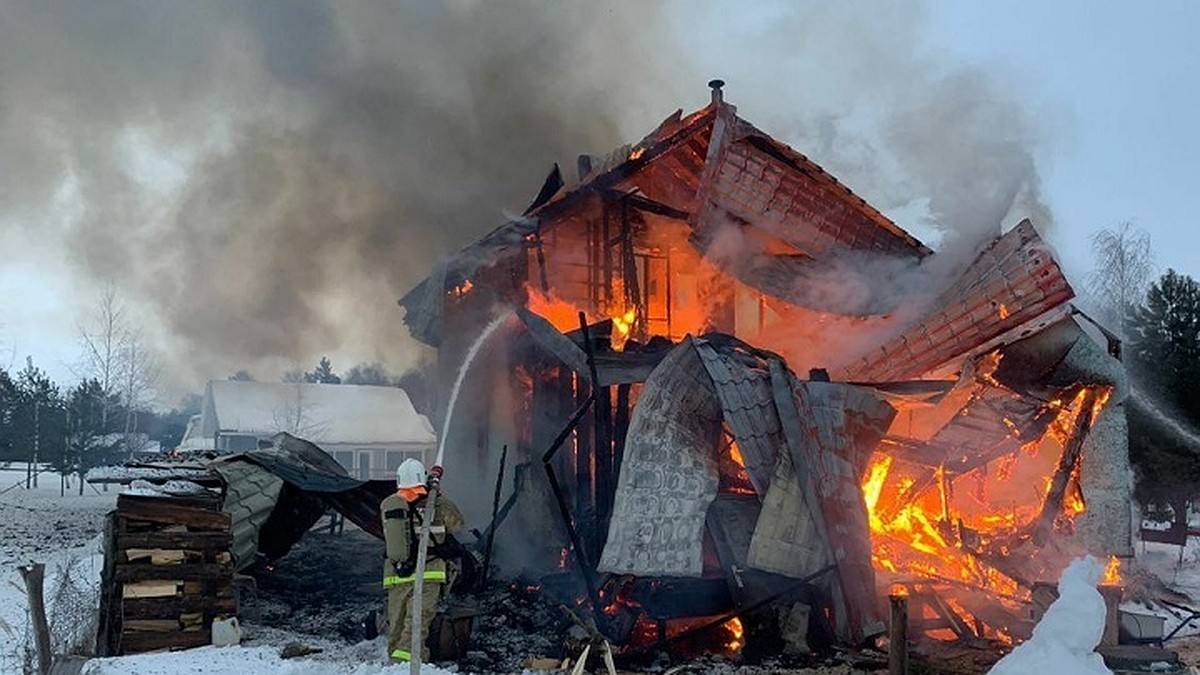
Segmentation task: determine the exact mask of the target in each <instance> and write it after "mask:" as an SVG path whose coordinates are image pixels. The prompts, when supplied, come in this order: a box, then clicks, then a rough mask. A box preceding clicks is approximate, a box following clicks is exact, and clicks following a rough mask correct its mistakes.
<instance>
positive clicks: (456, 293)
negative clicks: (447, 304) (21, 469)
mask: <svg viewBox="0 0 1200 675" xmlns="http://www.w3.org/2000/svg"><path fill="white" fill-rule="evenodd" d="M472 288H475V284H473V283H471V280H470V279H463V281H462V283H461V284H459V285H457V286H455V287H454V288H452V289H450V290H449V291H447V292H446V294H447V295H450V296H452V297H455V298H461V297H463V296H464V295H466V294H467V293H470V292H471V289H472Z"/></svg>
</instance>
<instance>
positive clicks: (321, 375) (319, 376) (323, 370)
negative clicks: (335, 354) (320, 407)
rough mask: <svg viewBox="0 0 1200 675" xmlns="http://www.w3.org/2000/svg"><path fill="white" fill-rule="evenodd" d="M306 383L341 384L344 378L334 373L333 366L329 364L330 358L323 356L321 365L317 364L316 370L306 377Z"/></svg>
mask: <svg viewBox="0 0 1200 675" xmlns="http://www.w3.org/2000/svg"><path fill="white" fill-rule="evenodd" d="M304 379H305V381H307V382H314V383H318V384H341V383H342V378H340V377H338V376H337V373H334V372H333V364H332V363H330V362H329V357H327V356H322V357H321V361H320V363H318V364H317V368H316V370H314V371H312V372H311V373H307V374H306V375H305V378H304Z"/></svg>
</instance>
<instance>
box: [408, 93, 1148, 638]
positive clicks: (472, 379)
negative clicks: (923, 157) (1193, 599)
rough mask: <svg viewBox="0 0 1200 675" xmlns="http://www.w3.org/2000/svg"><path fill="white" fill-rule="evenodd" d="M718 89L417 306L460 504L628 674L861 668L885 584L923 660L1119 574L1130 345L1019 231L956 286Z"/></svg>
mask: <svg viewBox="0 0 1200 675" xmlns="http://www.w3.org/2000/svg"><path fill="white" fill-rule="evenodd" d="M721 84H722V83H720V82H719V81H714V82H713V83H711V86H712V91H713V95H712V102H711V104H709V105H707V106H705V107H704V108H702V109H700V110H698V111H696V112H694V113H691V114H688V115H684V114H682V112H681V111H677V112H676V113H674V114H672V115H671V116H670V117H668V118H667V119H666V120H664V121H663V122H662V124H660V125H659V127H658V128H657V129H655V130H654V131H653V132H651V133H650V134H649V135H648V136H646V137H645V138H643V139H642V140H641V141H639V142H638V143H636V144H634V145H632V146H625V147H621V148H618V149H616V150H615V151H614V152H612V153H610V154H609V155H606V156H602V157H595V156H586V155H584V156H581V157H580V158H579V161H578V167H577V172H576V174H577V175H576V176H575V177H574V179H573V180H571V181H570V182H568V179H567V177H565V176H564V175H563V174H562V172H561V171H560V170H559V169H558V167H555V170H554V171H553V172H552V173H551V174H550V176H549V177H548V178H547V180H546V182H545V184H544V185H543V186H542V189H541V191H540V192H539V194H538V195H537V197H536V199H535V200H534V201H533V203H532V204H531V205H530V206H529V208H528V209H527V210H526V211H525V213H524V214H523V215H522V216H521V217H520V218H516V219H513V220H512V221H511V222H508V223H505V224H504V225H502V226H501V227H499V228H497V229H496V230H494V231H492V232H491V233H489V234H488V235H486V236H485V237H483V238H482V239H481V240H479V241H478V242H475V243H473V244H471V245H469V246H467V247H465V248H464V249H462V250H461V251H459V252H458V253H457V254H455V255H453V256H450V257H449V258H447V259H445V260H443V261H441V262H440V263H439V264H438V265H437V266H436V267H435V269H434V271H433V273H432V274H431V275H430V276H429V277H428V278H427V279H425V280H424V281H423V282H421V283H420V284H419V285H418V286H416V287H415V288H413V289H412V290H410V291H409V292H408V293H407V294H406V295H405V296H404V297H403V299H402V300H401V301H400V304H401V305H402V306H403V307H404V308H405V309H406V311H407V314H406V318H405V321H406V323H407V325H408V327H409V330H410V331H411V334H412V335H413V337H415V338H416V339H418V340H420V341H421V342H424V343H426V344H428V345H431V346H433V347H435V348H437V349H438V354H439V367H440V368H441V371H442V381H443V382H455V381H456V380H461V382H460V384H461V388H460V387H459V386H457V385H456V387H455V391H454V392H451V391H449V390H447V391H444V392H443V403H444V404H445V405H446V410H445V412H444V414H445V416H446V417H448V418H449V419H448V420H447V423H446V425H445V429H444V432H443V438H442V439H441V441H442V442H443V443H444V444H445V447H446V452H447V454H446V467H447V474H446V476H447V477H446V481H445V485H446V488H447V490H448V492H449V493H450V494H451V495H453V496H454V497H455V499H456V500H459V501H460V502H462V506H464V508H465V510H466V512H467V515H468V518H469V519H470V521H472V524H474V525H477V526H478V527H480V529H483V528H484V526H487V528H488V530H487V531H489V532H490V531H495V530H498V532H499V534H498V535H497V540H498V544H497V553H496V560H497V561H498V562H499V564H500V566H501V567H502V568H503V569H506V570H508V571H509V572H511V573H514V574H515V573H516V572H517V571H518V570H524V571H525V572H526V573H527V574H529V573H532V574H534V575H535V576H537V577H538V578H539V580H540V581H541V583H542V584H543V585H544V586H546V587H547V588H549V587H552V586H561V587H562V588H560V589H559V590H562V591H563V592H564V593H567V592H573V593H577V597H578V598H579V603H580V605H581V606H584V607H586V608H587V610H588V611H590V612H591V614H592V616H593V617H594V619H595V621H596V625H597V626H598V627H599V628H600V630H601V631H602V632H604V633H605V634H606V635H607V636H608V637H609V638H610V639H612V640H613V641H614V642H616V643H619V644H624V645H627V648H631V649H636V648H637V647H638V645H645V644H647V643H652V642H655V641H662V640H664V639H671V638H672V637H673V636H675V635H678V634H681V633H685V632H688V631H690V630H691V629H692V628H694V627H696V626H698V625H710V624H711V625H725V626H726V628H727V631H728V632H730V633H737V634H740V631H741V629H742V627H741V624H740V623H737V622H729V619H731V618H732V617H738V618H740V619H741V620H743V621H747V622H766V623H771V625H773V626H774V628H775V633H776V634H778V635H781V636H782V637H783V639H784V641H785V642H788V643H795V644H798V645H799V644H801V643H802V642H803V640H804V638H805V636H806V635H810V636H812V635H816V636H821V635H823V636H825V637H826V638H832V639H836V640H839V641H842V642H844V643H853V644H858V643H861V642H862V641H863V640H865V639H867V638H870V637H871V636H873V635H876V634H878V633H880V632H881V630H882V628H883V625H884V624H883V618H884V617H883V616H882V614H881V612H882V608H883V603H882V602H881V599H882V598H883V597H884V596H886V595H887V592H888V590H889V589H890V588H894V587H896V585H901V586H903V587H904V588H905V589H906V590H907V592H908V593H909V594H910V597H911V598H912V599H913V602H915V605H913V607H914V610H913V611H914V614H913V626H914V630H915V631H917V632H921V633H925V634H926V635H928V636H930V637H933V638H939V637H941V638H948V639H956V638H966V637H971V636H974V637H980V638H989V639H996V640H1001V641H1011V640H1013V639H1020V638H1021V637H1022V636H1025V635H1027V634H1028V632H1029V629H1030V627H1031V619H1030V613H1029V608H1028V604H1029V599H1030V593H1031V591H1032V589H1033V586H1034V584H1035V583H1037V582H1040V581H1045V580H1048V579H1052V578H1054V576H1055V575H1056V574H1057V572H1058V570H1060V569H1061V568H1062V566H1063V565H1064V563H1065V562H1066V560H1067V559H1068V558H1069V557H1070V556H1072V555H1076V554H1078V553H1081V552H1085V551H1087V552H1091V553H1095V554H1098V555H1101V556H1104V557H1106V558H1110V557H1113V556H1116V557H1120V556H1127V555H1130V554H1131V515H1130V513H1129V504H1130V475H1131V473H1130V470H1129V465H1128V457H1127V450H1126V427H1125V421H1124V412H1123V409H1122V406H1121V401H1122V400H1123V398H1124V396H1125V393H1126V384H1125V379H1124V374H1123V373H1124V371H1123V369H1122V367H1121V365H1120V362H1119V360H1118V357H1119V350H1120V345H1119V343H1118V342H1117V341H1116V340H1115V339H1114V338H1113V337H1112V336H1111V335H1109V334H1107V333H1106V332H1105V331H1104V330H1103V329H1102V328H1101V327H1099V326H1098V325H1096V324H1094V323H1092V322H1091V321H1090V320H1089V319H1088V318H1087V317H1086V316H1085V315H1083V314H1082V313H1080V312H1079V311H1078V310H1076V309H1075V308H1074V307H1073V306H1072V305H1071V304H1070V300H1071V299H1072V297H1073V295H1074V294H1073V291H1072V289H1071V287H1070V285H1069V284H1068V283H1067V281H1066V279H1065V278H1064V276H1063V273H1062V271H1061V269H1060V267H1059V265H1058V264H1057V262H1056V261H1055V259H1054V257H1053V254H1052V252H1051V251H1050V249H1049V247H1048V246H1047V245H1046V244H1045V243H1044V242H1043V240H1042V239H1041V237H1040V236H1039V235H1038V233H1037V231H1036V229H1035V228H1034V226H1033V224H1031V223H1030V222H1029V221H1023V222H1021V223H1019V224H1017V225H1016V226H1015V227H1012V228H1011V229H1009V230H1008V231H1007V232H1004V233H1003V234H999V233H997V234H996V236H994V237H992V238H989V239H988V240H986V241H982V242H979V245H978V246H977V247H975V248H974V249H973V251H972V253H971V255H969V256H965V257H963V258H962V259H961V260H947V259H941V258H940V257H939V256H938V255H935V254H934V253H933V252H932V251H931V250H930V249H929V248H927V247H926V246H924V245H923V244H922V243H921V242H919V241H918V240H917V239H915V238H914V237H912V236H910V235H909V234H907V233H906V232H905V231H904V230H902V229H901V228H900V227H898V226H897V225H896V224H895V223H893V222H892V221H890V220H889V219H888V218H886V217H885V216H884V215H883V214H881V213H880V212H879V211H877V210H876V209H875V208H873V207H872V206H871V205H870V204H868V203H866V202H865V201H864V200H863V199H861V198H859V197H858V196H856V195H855V194H854V193H853V192H851V191H850V190H849V189H848V188H847V187H845V186H843V185H842V184H841V183H839V182H838V181H837V179H835V178H834V177H833V176H831V175H829V174H828V173H826V172H825V171H824V170H822V169H821V167H819V166H817V165H816V164H815V163H813V162H812V161H811V160H809V159H808V158H807V157H805V156H804V155H802V154H800V153H799V152H797V151H796V150H794V149H792V148H790V147H788V146H787V145H785V144H783V143H780V142H779V141H777V140H775V139H773V138H772V137H771V136H769V135H768V134H766V133H765V132H763V131H761V130H759V129H757V128H756V127H754V126H753V125H752V124H750V123H749V122H747V121H746V120H744V119H742V118H741V117H739V116H738V114H737V110H736V108H735V107H734V106H733V105H731V104H730V103H727V102H725V101H724V100H723V97H722V90H721ZM456 376H457V377H456ZM504 449H506V450H507V456H508V457H510V458H512V457H515V458H516V460H515V462H512V461H510V462H509V464H510V468H509V469H508V470H509V475H512V474H513V473H515V475H516V480H514V482H513V487H512V492H511V494H510V496H509V497H508V500H507V501H506V503H505V507H504V508H502V509H500V511H499V517H497V518H494V519H493V517H492V512H491V503H490V502H491V499H490V497H491V494H492V490H493V487H492V485H493V482H494V481H495V480H496V478H495V476H496V472H497V469H498V465H499V462H500V457H501V454H502V450H504ZM514 463H515V464H516V467H515V471H514V469H513V468H512V466H511V465H512V464H514ZM474 495H487V496H488V497H487V498H481V499H478V500H473V499H472V496H474ZM489 522H490V523H491V524H490V525H488V523H489ZM506 542H507V544H508V545H505V544H506ZM1112 559H1113V560H1114V561H1115V560H1116V558H1112ZM1114 573H1115V570H1114ZM564 589H569V591H567V590H564ZM766 608H770V611H769V612H767V611H765V609H766ZM764 617H767V618H764ZM731 639H733V638H731Z"/></svg>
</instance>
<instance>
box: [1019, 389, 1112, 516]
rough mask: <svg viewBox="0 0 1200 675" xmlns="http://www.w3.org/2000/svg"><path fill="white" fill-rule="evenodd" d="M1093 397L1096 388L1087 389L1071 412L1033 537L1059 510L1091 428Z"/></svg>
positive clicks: (1060, 511) (1095, 397) (1094, 396)
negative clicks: (1067, 434)
mask: <svg viewBox="0 0 1200 675" xmlns="http://www.w3.org/2000/svg"><path fill="white" fill-rule="evenodd" d="M1096 399H1097V392H1096V390H1095V389H1089V390H1088V392H1087V393H1086V394H1084V396H1083V400H1082V401H1081V402H1080V405H1081V406H1082V408H1080V410H1079V412H1078V413H1076V415H1075V424H1074V425H1072V427H1071V435H1070V437H1069V438H1068V439H1067V445H1066V447H1064V448H1063V452H1062V455H1061V456H1060V457H1059V459H1058V468H1057V469H1055V470H1054V477H1053V478H1051V479H1050V489H1049V490H1047V491H1046V499H1045V501H1043V502H1042V511H1041V514H1039V516H1038V519H1037V521H1036V524H1035V531H1034V537H1035V538H1040V537H1043V536H1045V534H1046V533H1048V532H1049V531H1050V528H1051V527H1053V525H1054V519H1055V518H1057V517H1058V515H1059V514H1061V513H1062V510H1063V499H1064V498H1065V497H1066V494H1067V484H1068V483H1069V482H1070V480H1071V474H1072V473H1074V472H1075V469H1076V468H1077V467H1078V465H1079V459H1080V456H1081V455H1082V453H1083V442H1084V441H1085V440H1086V439H1087V435H1088V431H1090V430H1091V428H1092V413H1093V411H1094V409H1095V407H1096Z"/></svg>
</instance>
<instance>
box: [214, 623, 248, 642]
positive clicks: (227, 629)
mask: <svg viewBox="0 0 1200 675" xmlns="http://www.w3.org/2000/svg"><path fill="white" fill-rule="evenodd" d="M241 642H242V627H241V626H240V625H238V620H237V617H236V616H231V617H229V618H225V617H218V618H216V619H213V624H212V643H213V645H215V646H217V647H228V646H230V645H236V644H241Z"/></svg>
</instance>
